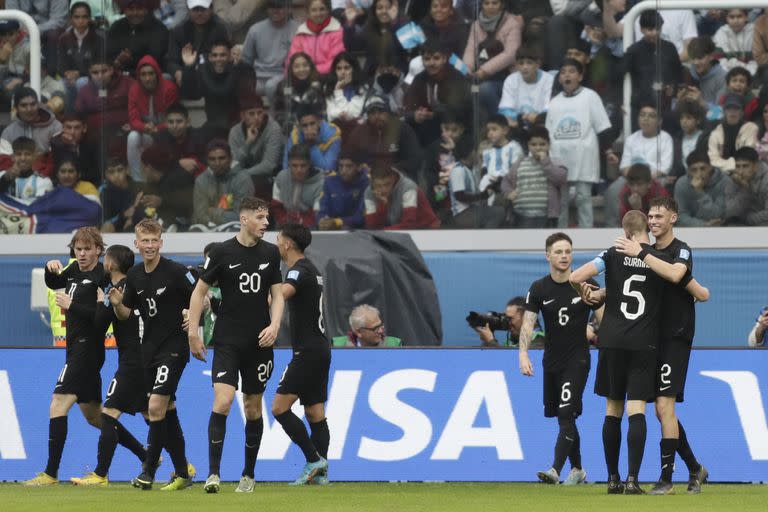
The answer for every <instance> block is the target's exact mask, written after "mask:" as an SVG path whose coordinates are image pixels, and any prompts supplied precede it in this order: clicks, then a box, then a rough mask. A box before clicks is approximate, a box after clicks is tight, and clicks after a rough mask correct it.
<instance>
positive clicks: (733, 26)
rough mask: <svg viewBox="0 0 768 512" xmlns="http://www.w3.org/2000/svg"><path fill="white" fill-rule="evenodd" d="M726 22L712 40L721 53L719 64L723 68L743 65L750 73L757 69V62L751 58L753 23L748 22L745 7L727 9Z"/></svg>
mask: <svg viewBox="0 0 768 512" xmlns="http://www.w3.org/2000/svg"><path fill="white" fill-rule="evenodd" d="M725 20H726V24H725V25H723V26H722V27H720V29H718V31H717V33H716V34H715V36H714V37H713V38H712V41H713V42H714V43H715V46H716V47H717V49H718V51H719V52H720V53H721V54H722V58H721V59H720V65H721V66H723V67H724V68H725V69H733V68H734V67H736V66H744V67H746V68H747V69H749V72H750V73H754V72H755V71H757V63H756V62H755V61H754V59H753V58H752V41H753V40H754V29H755V27H754V25H753V24H752V23H749V19H748V12H747V10H746V9H728V10H727V11H726V16H725Z"/></svg>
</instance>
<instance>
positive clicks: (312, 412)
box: [304, 404, 325, 423]
mask: <svg viewBox="0 0 768 512" xmlns="http://www.w3.org/2000/svg"><path fill="white" fill-rule="evenodd" d="M304 416H305V417H306V418H307V421H308V422H310V423H319V422H321V421H323V420H324V419H325V407H324V406H323V404H315V405H310V406H309V407H305V408H304Z"/></svg>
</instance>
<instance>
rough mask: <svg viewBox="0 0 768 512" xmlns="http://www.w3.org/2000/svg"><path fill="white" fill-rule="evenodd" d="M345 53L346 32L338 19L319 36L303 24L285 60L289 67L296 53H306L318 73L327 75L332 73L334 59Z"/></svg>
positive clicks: (332, 19) (294, 37)
mask: <svg viewBox="0 0 768 512" xmlns="http://www.w3.org/2000/svg"><path fill="white" fill-rule="evenodd" d="M343 51H344V30H343V29H342V28H341V23H339V22H338V21H337V20H336V18H331V21H330V23H328V26H327V27H325V28H324V29H323V31H322V32H320V33H319V34H314V33H313V32H312V31H311V30H309V28H307V24H306V23H302V24H301V25H300V26H299V29H298V30H297V31H296V35H295V36H293V41H291V49H290V50H289V51H288V57H287V58H286V59H285V65H286V67H287V66H288V62H290V60H291V57H292V56H293V54H294V53H299V52H304V53H306V54H307V55H309V57H310V58H311V59H312V62H314V63H315V67H316V68H317V72H318V73H320V74H322V75H326V74H328V73H329V72H330V71H331V64H332V63H333V58H334V57H336V56H337V55H338V54H340V53H341V52H343Z"/></svg>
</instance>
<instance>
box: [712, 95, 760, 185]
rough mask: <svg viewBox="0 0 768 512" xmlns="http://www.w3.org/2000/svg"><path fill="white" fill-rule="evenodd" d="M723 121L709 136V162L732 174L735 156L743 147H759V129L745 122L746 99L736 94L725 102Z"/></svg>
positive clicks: (728, 96)
mask: <svg viewBox="0 0 768 512" xmlns="http://www.w3.org/2000/svg"><path fill="white" fill-rule="evenodd" d="M723 109H724V115H723V121H722V123H720V124H718V125H717V127H716V128H715V129H714V130H713V131H712V133H711V134H710V135H709V142H708V147H709V160H710V161H711V162H712V165H714V166H715V167H718V168H719V169H720V170H722V171H725V172H730V171H732V170H733V169H735V168H736V161H735V159H734V156H735V154H736V151H737V150H739V149H740V148H743V147H750V148H754V147H756V146H757V132H758V128H757V125H756V124H755V123H752V122H745V121H744V97H743V96H740V95H738V94H735V93H729V94H728V95H726V97H725V100H724V101H723Z"/></svg>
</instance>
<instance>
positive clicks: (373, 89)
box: [0, 0, 768, 232]
mask: <svg viewBox="0 0 768 512" xmlns="http://www.w3.org/2000/svg"><path fill="white" fill-rule="evenodd" d="M636 3H637V2H636V1H632V0H602V1H601V0H595V1H591V0H550V1H549V2H547V1H541V0H535V1H534V0H420V1H416V0H114V1H113V0H85V1H74V2H71V3H70V2H69V1H68V0H5V8H7V9H18V10H22V11H25V12H27V13H30V14H31V15H32V17H33V18H34V20H35V21H36V22H37V24H38V26H39V28H40V31H41V42H42V68H43V71H42V83H41V91H40V95H38V94H37V93H36V92H35V91H34V90H32V89H31V88H30V87H29V78H30V77H29V71H30V69H29V67H30V66H29V61H30V42H29V37H28V35H27V33H26V30H25V28H24V27H23V26H21V25H20V24H19V23H18V22H17V21H14V20H3V21H0V104H1V105H2V110H3V111H4V112H6V114H4V117H3V120H4V122H3V124H5V125H6V126H5V127H4V129H3V130H2V134H1V135H0V138H1V139H2V140H0V193H2V194H6V195H7V196H10V197H11V198H13V199H15V200H18V201H21V202H26V203H29V202H34V201H36V200H39V199H40V198H41V197H43V196H45V195H46V194H47V193H49V192H51V191H53V190H56V189H59V188H70V189H72V190H73V191H74V192H77V194H71V193H69V192H68V193H67V195H64V196H62V197H65V198H70V199H72V200H73V201H74V200H75V199H77V198H85V199H86V200H88V201H94V202H97V203H99V204H100V206H101V208H102V213H101V223H102V228H103V229H104V230H106V231H118V232H121V231H130V230H132V227H133V226H134V225H135V223H137V222H138V221H140V220H141V219H143V218H146V217H152V218H157V219H158V220H160V221H161V222H162V223H163V225H164V227H165V229H168V230H176V231H186V230H191V231H210V230H229V229H232V226H233V225H235V224H236V222H237V214H236V211H237V204H238V202H239V200H240V199H241V198H242V197H245V196H248V195H255V196H258V197H262V198H265V199H267V200H269V201H271V205H272V211H273V219H274V220H275V222H276V224H278V225H279V224H281V223H284V222H301V223H303V224H305V225H308V226H310V227H312V228H314V229H321V230H339V229H353V228H370V229H422V228H438V227H444V228H498V227H524V228H544V227H568V226H579V227H593V226H619V225H620V223H619V220H620V218H621V215H622V214H623V213H624V212H626V211H628V210H630V209H642V210H646V209H647V208H648V204H649V201H650V200H651V199H653V198H654V197H656V196H659V195H670V196H674V197H675V199H676V200H677V201H678V204H679V208H680V216H679V217H680V218H679V221H678V225H681V226H721V225H747V226H751V225H768V134H767V133H766V126H768V86H767V85H766V84H768V73H767V72H766V71H768V14H765V13H764V12H763V10H762V9H755V10H745V9H726V10H697V9H690V10H665V11H658V12H657V11H645V12H643V13H642V14H641V15H640V16H639V18H638V20H637V21H636V22H635V26H634V27H625V26H624V24H623V22H622V17H623V15H624V14H625V13H626V12H627V11H628V10H629V9H630V8H631V7H632V6H633V5H635V4H636ZM694 4H695V2H694ZM625 30H633V31H634V34H635V40H636V42H635V43H634V44H632V45H631V46H630V47H629V48H627V49H626V50H624V49H623V44H622V35H623V33H624V31H625ZM625 75H627V76H628V77H629V79H630V81H631V84H632V93H631V98H629V103H630V105H631V108H630V112H629V115H630V119H631V127H632V128H631V133H626V134H624V133H623V128H622V124H623V119H622V112H623V110H622V108H623V107H622V104H623V77H624V76H625ZM8 112H10V115H9V114H8ZM91 204H92V203H91Z"/></svg>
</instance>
